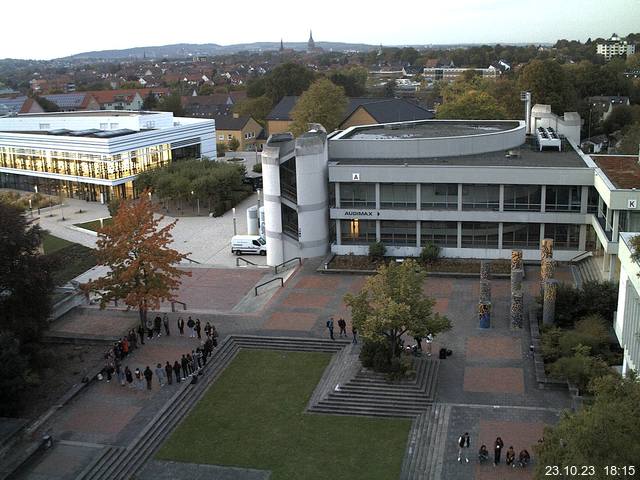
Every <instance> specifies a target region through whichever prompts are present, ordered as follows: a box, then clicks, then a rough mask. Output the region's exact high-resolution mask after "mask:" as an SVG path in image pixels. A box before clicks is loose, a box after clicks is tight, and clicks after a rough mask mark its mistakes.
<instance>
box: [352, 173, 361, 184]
mask: <svg viewBox="0 0 640 480" xmlns="http://www.w3.org/2000/svg"><path fill="white" fill-rule="evenodd" d="M351 180H353V181H354V182H359V181H360V174H359V173H352V174H351Z"/></svg>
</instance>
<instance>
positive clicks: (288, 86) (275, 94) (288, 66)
mask: <svg viewBox="0 0 640 480" xmlns="http://www.w3.org/2000/svg"><path fill="white" fill-rule="evenodd" d="M314 76H315V75H314V73H313V72H312V71H311V70H309V69H308V68H306V67H303V66H301V65H298V64H296V63H283V64H282V65H279V66H277V67H276V68H274V69H273V70H272V71H271V72H269V74H268V75H266V76H265V89H264V94H265V95H267V97H269V98H270V99H271V101H272V102H273V104H274V105H275V104H276V103H278V102H279V101H280V100H281V99H282V97H284V96H287V95H302V92H304V91H305V90H307V89H308V88H309V85H311V82H313V78H314Z"/></svg>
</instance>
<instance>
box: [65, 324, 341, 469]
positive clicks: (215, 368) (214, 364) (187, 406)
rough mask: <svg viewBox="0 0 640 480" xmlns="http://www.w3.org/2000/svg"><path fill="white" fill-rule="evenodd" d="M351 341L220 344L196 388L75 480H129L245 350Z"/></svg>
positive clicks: (313, 347)
mask: <svg viewBox="0 0 640 480" xmlns="http://www.w3.org/2000/svg"><path fill="white" fill-rule="evenodd" d="M347 344H348V342H346V341H338V340H336V341H333V340H324V339H308V338H295V337H277V338H276V337H261V336H252V335H231V336H229V337H227V338H225V340H224V341H223V342H222V343H221V345H220V347H218V348H217V349H216V350H215V351H214V353H213V355H212V356H211V358H210V359H209V361H208V362H207V365H206V366H205V368H204V369H203V370H202V375H201V376H199V381H198V383H197V384H195V385H190V384H189V383H188V382H183V384H181V386H180V387H179V390H178V391H177V392H176V393H175V394H174V396H173V397H172V398H171V400H170V401H168V402H167V403H166V405H165V406H164V407H163V408H162V409H161V410H160V411H158V413H157V414H156V416H155V417H154V418H153V419H152V420H151V421H150V422H149V424H148V425H147V427H145V428H144V429H143V430H142V431H141V432H140V433H139V434H138V436H137V437H136V438H135V439H134V440H133V442H131V444H129V445H128V446H127V447H126V448H123V447H112V446H108V447H105V448H104V449H103V450H101V453H100V455H98V456H97V457H96V458H95V460H94V461H93V462H92V463H91V464H90V465H88V466H87V468H85V470H83V471H82V472H81V473H80V474H79V475H78V476H77V477H76V480H126V479H129V478H131V477H132V476H134V475H135V473H136V472H137V471H138V470H139V469H140V468H141V467H142V466H143V465H144V463H145V462H146V461H147V460H148V459H149V458H150V457H151V456H152V455H153V454H154V453H155V452H156V450H158V448H159V447H160V446H161V445H162V443H163V441H164V440H165V439H166V438H167V437H168V436H169V434H170V433H171V431H172V430H173V429H174V428H175V427H176V426H177V424H178V423H179V422H180V421H181V420H182V419H183V418H184V417H185V416H186V415H187V414H188V413H189V412H190V411H191V409H192V407H193V406H194V405H195V404H196V403H197V402H198V401H199V400H200V399H201V398H202V397H203V396H204V394H205V393H206V391H207V389H208V387H209V386H210V385H211V384H212V383H213V382H214V381H215V380H216V379H217V378H218V377H219V376H220V375H221V374H222V372H223V371H224V369H225V368H226V367H227V365H229V363H230V362H231V361H232V360H233V358H234V357H235V356H236V354H237V353H238V351H239V350H240V349H242V348H251V349H269V350H286V351H305V352H326V353H335V352H338V351H340V350H341V349H343V348H344V347H345V346H346V345H347Z"/></svg>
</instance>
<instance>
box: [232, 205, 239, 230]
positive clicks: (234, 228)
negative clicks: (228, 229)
mask: <svg viewBox="0 0 640 480" xmlns="http://www.w3.org/2000/svg"><path fill="white" fill-rule="evenodd" d="M231 211H232V212H233V235H234V236H236V235H237V234H238V227H237V225H236V207H233V208H232V209H231Z"/></svg>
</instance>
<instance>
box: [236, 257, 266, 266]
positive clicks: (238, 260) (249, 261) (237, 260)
mask: <svg viewBox="0 0 640 480" xmlns="http://www.w3.org/2000/svg"><path fill="white" fill-rule="evenodd" d="M240 260H242V261H243V262H245V263H248V264H249V265H255V266H256V267H259V266H260V265H258V264H257V263H253V262H252V261H251V260H247V259H246V258H242V257H236V267H239V266H240Z"/></svg>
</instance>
